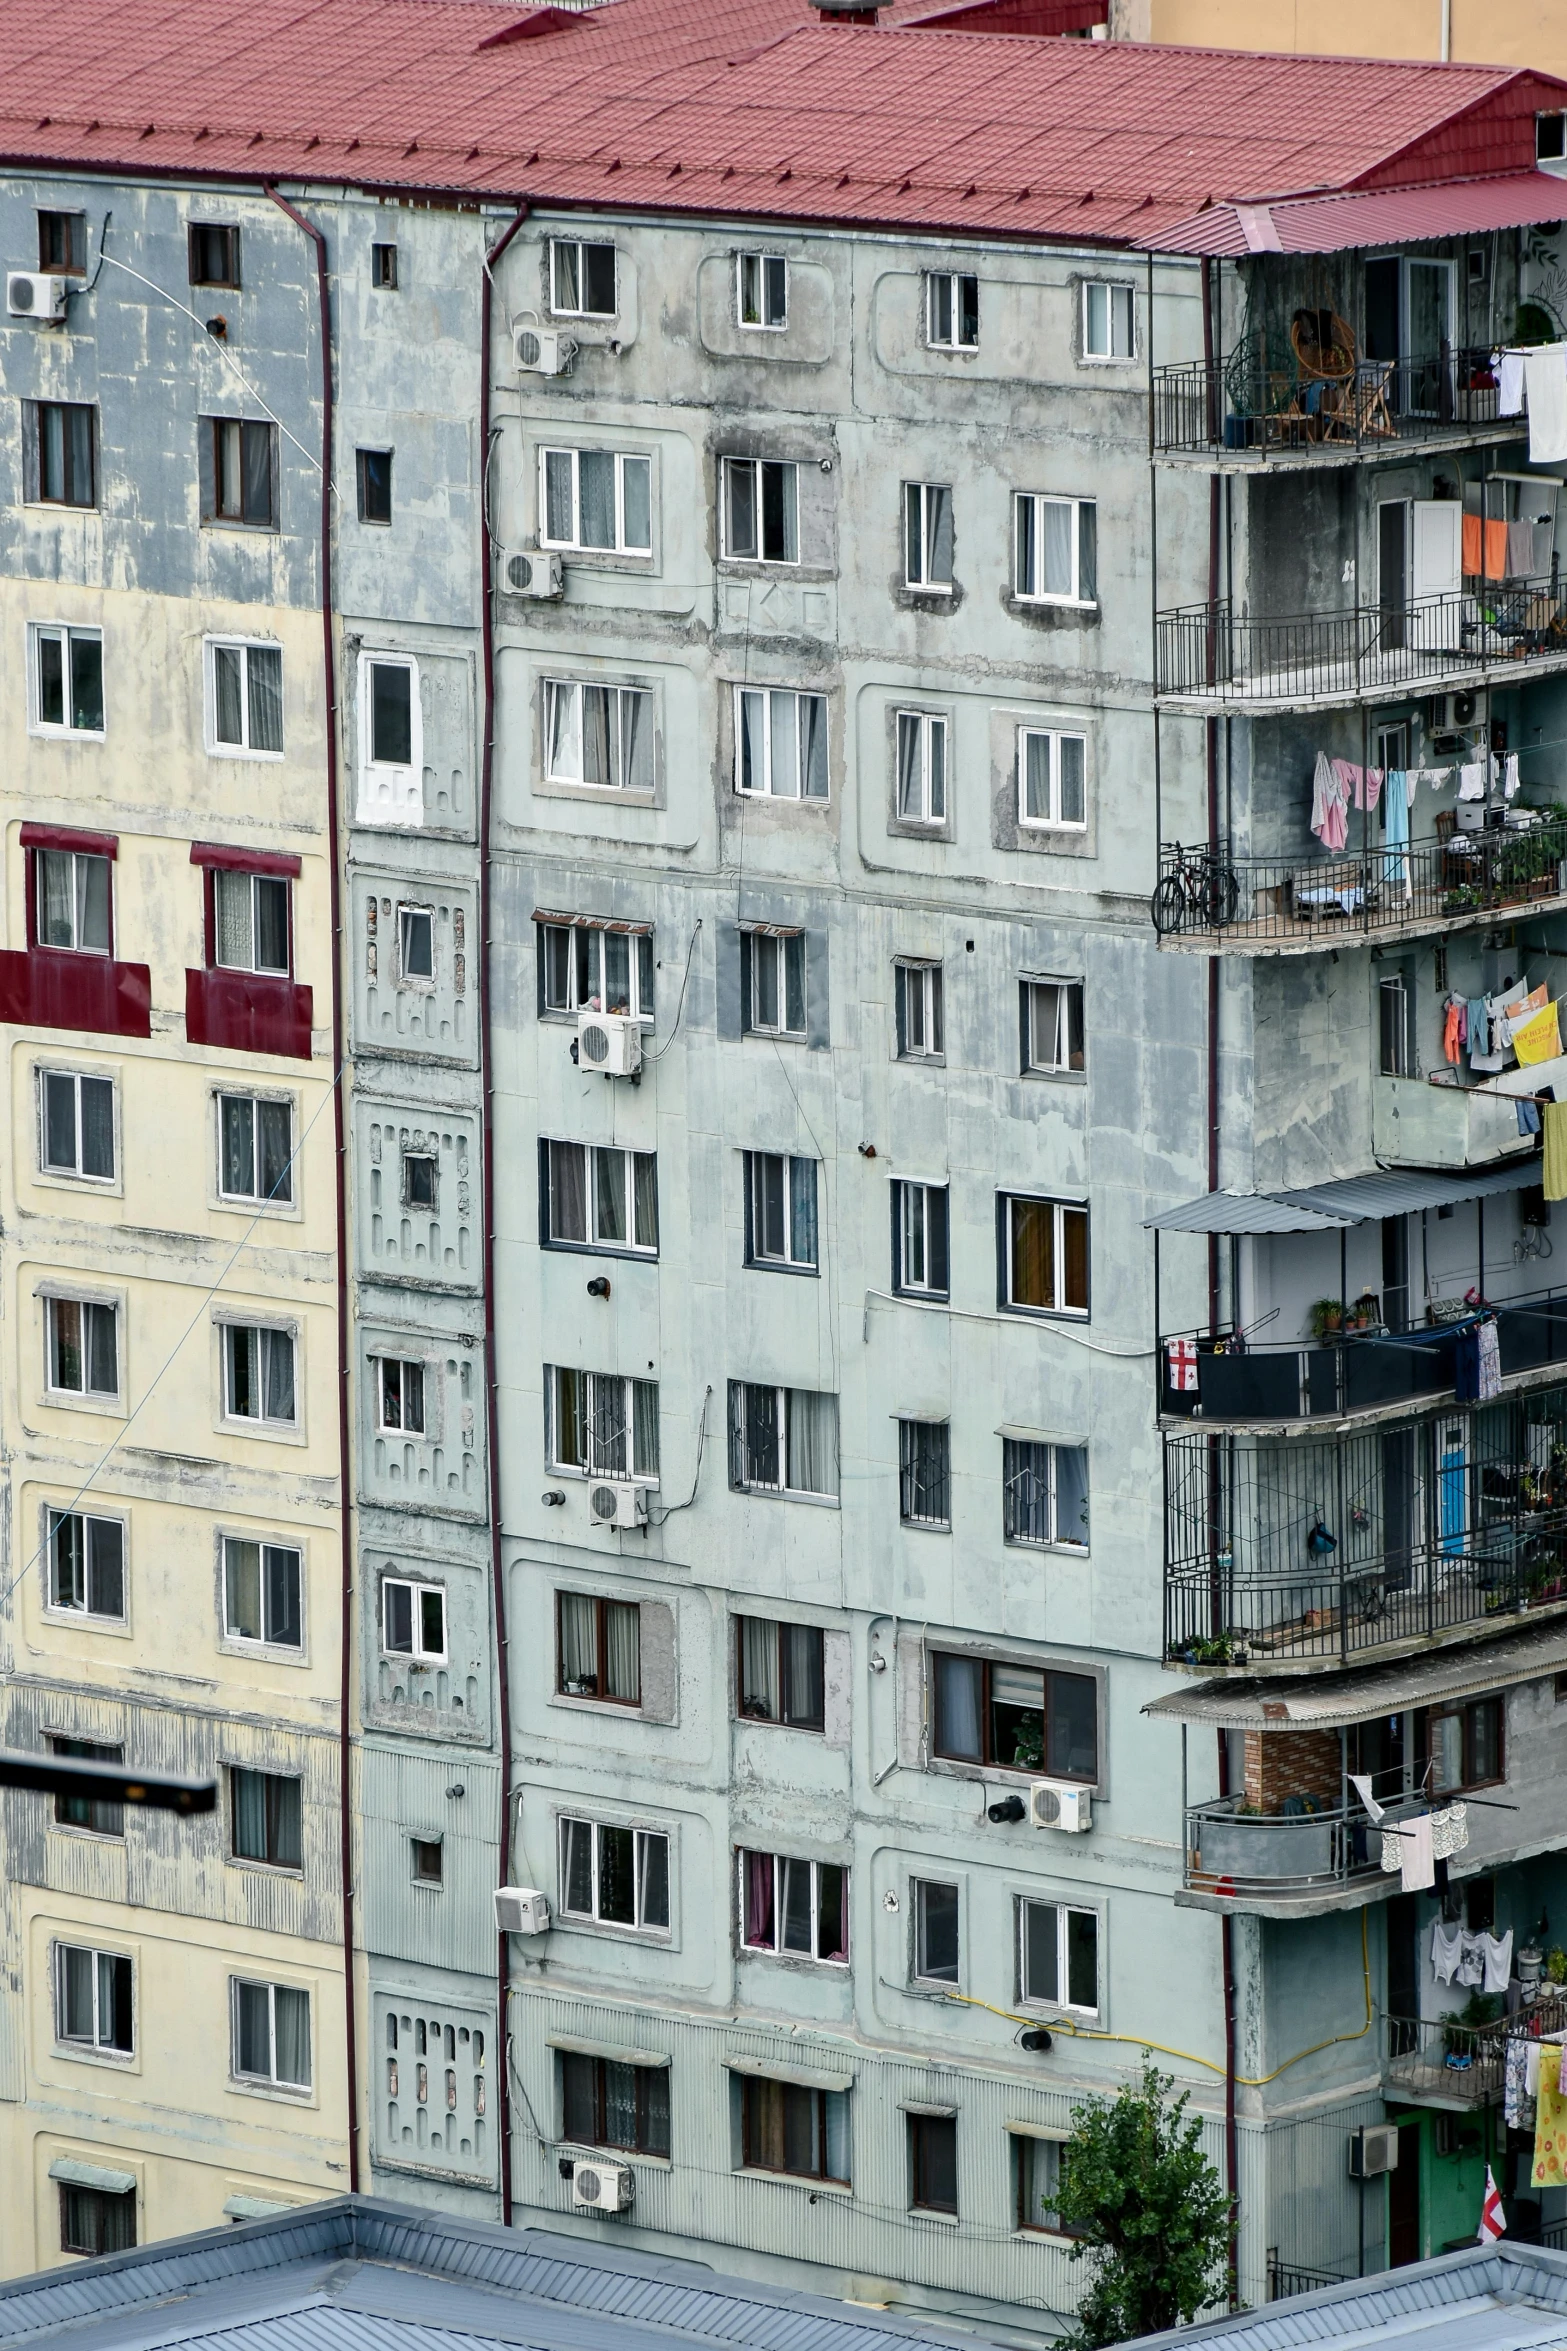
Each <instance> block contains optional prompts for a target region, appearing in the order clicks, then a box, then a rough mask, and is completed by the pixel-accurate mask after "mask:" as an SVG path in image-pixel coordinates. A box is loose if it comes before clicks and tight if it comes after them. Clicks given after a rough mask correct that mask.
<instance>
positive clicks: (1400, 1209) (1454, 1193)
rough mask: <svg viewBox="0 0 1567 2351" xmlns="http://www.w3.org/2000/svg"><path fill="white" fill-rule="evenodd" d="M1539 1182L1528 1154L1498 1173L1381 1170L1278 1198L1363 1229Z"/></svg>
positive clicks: (1536, 1162) (1534, 1158)
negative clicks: (1380, 1221)
mask: <svg viewBox="0 0 1567 2351" xmlns="http://www.w3.org/2000/svg"><path fill="white" fill-rule="evenodd" d="M1539 1181H1540V1161H1539V1159H1538V1157H1537V1156H1535V1155H1534V1154H1533V1153H1530V1154H1529V1155H1528V1156H1527V1157H1526V1158H1523V1159H1513V1160H1509V1161H1508V1162H1507V1163H1506V1164H1505V1165H1504V1166H1502V1167H1492V1168H1472V1169H1469V1170H1466V1172H1465V1173H1464V1174H1462V1175H1450V1174H1448V1173H1446V1172H1444V1171H1439V1170H1429V1169H1423V1168H1395V1167H1385V1168H1377V1169H1374V1170H1373V1171H1372V1172H1371V1173H1370V1174H1369V1175H1358V1176H1340V1177H1337V1178H1336V1179H1335V1180H1334V1181H1333V1182H1331V1183H1326V1184H1311V1185H1309V1186H1308V1187H1307V1188H1306V1189H1305V1190H1303V1191H1298V1192H1295V1191H1291V1192H1280V1193H1278V1194H1277V1195H1276V1197H1277V1198H1279V1199H1281V1200H1288V1201H1290V1202H1291V1203H1292V1204H1294V1205H1295V1206H1297V1207H1301V1208H1312V1209H1315V1210H1317V1211H1318V1213H1319V1214H1321V1215H1324V1216H1343V1217H1347V1218H1349V1219H1350V1221H1351V1222H1352V1223H1356V1224H1365V1223H1368V1222H1370V1221H1371V1220H1372V1219H1374V1218H1377V1217H1383V1216H1410V1215H1413V1214H1414V1213H1415V1211H1416V1210H1417V1209H1421V1208H1445V1207H1449V1206H1451V1207H1457V1206H1458V1205H1459V1204H1460V1203H1461V1202H1463V1201H1466V1200H1490V1199H1493V1198H1495V1197H1496V1196H1497V1195H1498V1194H1499V1193H1504V1192H1522V1191H1526V1190H1528V1188H1529V1187H1530V1186H1531V1185H1533V1184H1538V1183H1539Z"/></svg>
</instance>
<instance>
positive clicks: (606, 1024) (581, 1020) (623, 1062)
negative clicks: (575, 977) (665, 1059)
mask: <svg viewBox="0 0 1567 2351" xmlns="http://www.w3.org/2000/svg"><path fill="white" fill-rule="evenodd" d="M577 1067H578V1068H579V1069H594V1070H597V1071H598V1074H599V1076H600V1077H603V1078H629V1077H635V1075H636V1073H637V1071H638V1070H639V1069H640V1068H641V1067H642V1023H641V1022H640V1021H639V1020H633V1019H632V1017H631V1015H630V1013H629V1012H582V1013H579V1014H578V1015H577Z"/></svg>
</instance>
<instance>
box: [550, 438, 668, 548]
mask: <svg viewBox="0 0 1567 2351" xmlns="http://www.w3.org/2000/svg"><path fill="white" fill-rule="evenodd" d="M539 472H540V493H539V544H540V546H541V547H562V548H565V549H567V550H568V551H569V552H571V553H573V554H584V555H586V554H603V555H651V554H652V552H653V460H652V459H651V457H639V456H634V455H631V454H629V453H628V452H627V451H625V450H619V449H541V450H540V451H539Z"/></svg>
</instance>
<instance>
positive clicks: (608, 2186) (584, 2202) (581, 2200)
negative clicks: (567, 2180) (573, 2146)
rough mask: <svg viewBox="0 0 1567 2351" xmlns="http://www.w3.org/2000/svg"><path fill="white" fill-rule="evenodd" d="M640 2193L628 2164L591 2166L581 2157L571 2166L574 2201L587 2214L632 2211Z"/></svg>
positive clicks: (595, 2162) (594, 2161) (594, 2160)
mask: <svg viewBox="0 0 1567 2351" xmlns="http://www.w3.org/2000/svg"><path fill="white" fill-rule="evenodd" d="M636 2192H637V2183H636V2179H635V2177H634V2176H633V2173H632V2170H631V2166H630V2164H629V2163H600V2161H599V2160H598V2157H597V2156H595V2157H594V2158H593V2161H592V2162H591V2163H584V2162H583V2161H582V2160H581V2158H580V2157H579V2158H578V2160H577V2161H576V2162H575V2163H574V2164H573V2165H572V2167H571V2201H572V2202H573V2204H580V2205H581V2207H582V2209H583V2211H584V2212H629V2211H630V2209H631V2199H632V2197H633V2196H634V2195H635V2194H636Z"/></svg>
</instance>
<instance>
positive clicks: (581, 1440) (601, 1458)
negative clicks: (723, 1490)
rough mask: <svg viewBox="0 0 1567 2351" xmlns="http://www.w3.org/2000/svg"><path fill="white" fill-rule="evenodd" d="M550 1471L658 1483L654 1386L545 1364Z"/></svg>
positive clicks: (614, 1374) (651, 1382)
mask: <svg viewBox="0 0 1567 2351" xmlns="http://www.w3.org/2000/svg"><path fill="white" fill-rule="evenodd" d="M544 1383H545V1386H544V1392H545V1396H546V1399H547V1402H548V1407H549V1413H548V1422H549V1425H548V1432H547V1433H548V1439H549V1458H550V1467H551V1468H552V1469H555V1470H574V1471H578V1472H580V1474H581V1475H582V1476H584V1477H596V1478H637V1479H641V1480H645V1481H646V1482H647V1483H648V1484H650V1485H656V1484H657V1483H658V1382H657V1381H656V1380H628V1379H623V1378H622V1377H621V1376H620V1374H619V1373H618V1372H600V1371H575V1370H568V1369H567V1368H566V1367H565V1366H563V1365H561V1364H547V1365H546V1366H545V1374H544Z"/></svg>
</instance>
